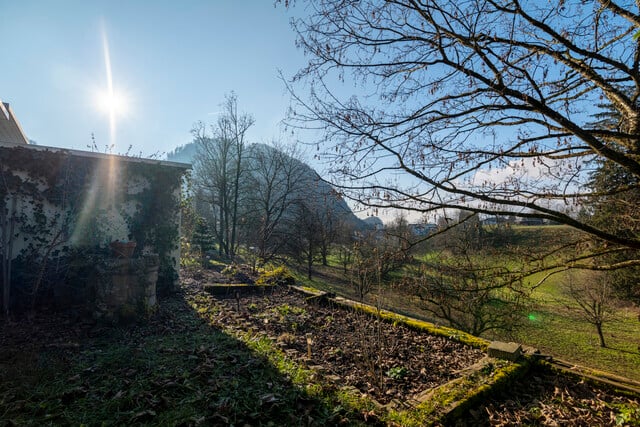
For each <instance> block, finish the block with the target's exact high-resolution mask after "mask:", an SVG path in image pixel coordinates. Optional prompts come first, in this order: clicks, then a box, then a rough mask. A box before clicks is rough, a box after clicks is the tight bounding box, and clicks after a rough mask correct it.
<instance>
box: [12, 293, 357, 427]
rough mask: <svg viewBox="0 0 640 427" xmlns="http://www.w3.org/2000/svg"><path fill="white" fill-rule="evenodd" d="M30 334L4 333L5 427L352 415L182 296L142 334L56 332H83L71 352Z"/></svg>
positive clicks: (282, 421) (273, 421) (165, 304)
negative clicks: (323, 398) (311, 392)
mask: <svg viewBox="0 0 640 427" xmlns="http://www.w3.org/2000/svg"><path fill="white" fill-rule="evenodd" d="M54 324H56V323H55V322H48V323H47V325H48V327H49V329H52V328H55V327H56V326H52V325H54ZM0 327H3V328H6V327H7V325H0ZM20 327H21V328H25V330H24V334H29V333H30V332H29V330H28V328H27V327H26V326H25V325H20ZM31 327H32V331H31V335H27V336H29V337H30V339H28V340H27V341H28V344H29V345H26V346H25V345H24V340H22V341H23V342H22V343H21V342H20V340H16V339H14V338H15V336H16V335H23V334H22V333H21V334H2V337H3V338H5V340H4V341H5V342H3V346H2V349H0V365H4V366H0V367H1V368H2V371H1V372H0V420H5V421H0V426H3V425H43V424H53V425H69V424H71V425H80V424H85V425H145V424H146V425H184V426H187V425H230V424H234V425H247V424H248V425H252V426H259V425H327V424H336V423H338V422H340V421H341V420H342V421H345V417H350V415H353V414H348V413H346V412H345V411H344V410H343V409H341V410H338V411H334V410H333V408H331V407H329V406H327V404H326V403H323V402H322V401H320V400H319V399H316V398H313V397H310V396H309V395H308V393H306V392H305V391H304V390H303V389H302V388H300V387H298V386H296V385H294V384H293V383H292V382H291V380H290V379H288V378H286V376H285V375H283V374H282V373H281V372H279V371H278V369H277V368H276V367H275V366H273V365H272V364H271V363H270V362H269V361H268V360H266V359H265V358H264V357H261V356H259V355H257V354H256V353H255V352H253V351H252V350H251V349H250V348H248V347H247V346H246V345H245V344H244V343H243V342H241V341H239V340H238V339H236V338H234V337H232V336H230V335H228V334H226V333H224V332H223V331H221V330H219V329H217V328H215V327H212V326H210V325H208V324H207V323H206V322H205V321H204V320H202V318H201V317H200V316H199V315H198V313H196V312H195V311H194V309H192V308H191V307H190V306H189V305H188V303H187V301H185V299H184V298H183V296H182V295H176V296H172V297H169V298H165V299H163V300H161V301H160V308H159V310H158V312H157V313H156V314H155V315H154V316H153V317H152V318H151V319H150V321H149V322H147V323H145V324H141V325H132V326H130V327H126V328H124V327H120V328H115V327H95V326H93V327H84V328H83V327H82V326H81V324H80V323H76V324H67V325H64V324H62V325H60V324H57V327H58V328H61V329H60V334H59V336H64V337H65V338H64V339H63V341H62V342H60V343H59V344H64V343H65V342H66V341H67V340H68V337H69V336H70V335H69V334H68V332H69V328H79V329H81V331H80V332H79V333H78V334H77V335H76V337H77V342H74V343H71V344H73V345H71V346H68V345H53V344H55V336H56V333H55V331H51V330H49V331H48V334H47V335H46V336H47V337H48V338H46V339H45V340H49V341H50V340H52V339H53V341H54V342H53V343H52V342H38V341H39V340H42V337H40V336H39V333H40V332H41V331H42V328H40V327H39V326H38V325H37V324H32V325H31ZM39 331H40V332H39ZM7 337H9V338H7ZM11 337H13V338H11ZM12 341H13V342H12ZM16 341H17V342H16ZM34 341H35V342H34ZM352 421H353V420H352Z"/></svg>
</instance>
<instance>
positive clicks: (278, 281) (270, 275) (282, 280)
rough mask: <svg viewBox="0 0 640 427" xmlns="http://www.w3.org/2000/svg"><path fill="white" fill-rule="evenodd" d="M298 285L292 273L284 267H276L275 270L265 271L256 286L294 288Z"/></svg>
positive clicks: (261, 273)
mask: <svg viewBox="0 0 640 427" xmlns="http://www.w3.org/2000/svg"><path fill="white" fill-rule="evenodd" d="M295 284H296V279H295V278H294V277H293V275H292V274H291V272H290V271H289V270H288V269H287V268H286V267H283V266H280V267H276V268H274V269H273V270H263V271H261V272H260V276H258V280H256V285H286V286H292V285H295Z"/></svg>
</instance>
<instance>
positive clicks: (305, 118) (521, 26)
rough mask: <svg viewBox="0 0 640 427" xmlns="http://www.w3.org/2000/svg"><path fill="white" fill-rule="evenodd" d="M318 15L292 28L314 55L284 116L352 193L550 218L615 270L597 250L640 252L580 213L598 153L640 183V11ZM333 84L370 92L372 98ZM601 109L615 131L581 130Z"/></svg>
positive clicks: (503, 9) (338, 4) (345, 4)
mask: <svg viewBox="0 0 640 427" xmlns="http://www.w3.org/2000/svg"><path fill="white" fill-rule="evenodd" d="M285 3H288V2H285ZM311 7H312V12H311V13H310V14H309V15H308V16H306V17H303V18H299V19H297V20H295V21H294V23H293V26H294V29H295V31H297V34H298V44H299V45H300V46H301V47H302V48H303V49H304V50H305V53H306V54H307V55H308V57H309V62H308V64H307V66H306V67H305V68H303V69H301V70H300V71H299V73H298V74H297V75H296V76H295V77H294V78H293V79H292V81H290V82H289V83H288V84H289V88H290V89H291V91H292V94H293V96H294V99H295V100H296V101H297V105H295V106H294V108H293V114H292V118H291V121H290V123H291V124H292V125H293V126H302V127H308V126H310V124H315V125H319V126H321V128H322V129H325V142H326V143H327V144H328V146H329V148H330V149H329V150H327V153H326V156H327V159H328V160H330V161H331V162H332V164H333V165H334V166H335V167H334V170H335V172H336V181H337V182H339V183H340V185H341V186H342V187H343V191H344V192H345V193H346V194H347V195H348V196H349V197H351V198H353V199H355V200H357V201H359V202H361V203H363V204H365V205H368V206H371V207H374V208H387V207H391V208H400V209H407V210H414V211H418V212H423V213H427V212H432V211H438V210H441V209H443V208H447V209H449V208H461V209H465V210H468V211H473V212H477V213H484V214H492V215H494V214H499V215H511V214H513V215H517V216H520V217H537V218H543V219H547V220H551V221H555V222H559V223H562V224H567V225H569V226H571V227H574V228H576V229H578V230H581V231H583V232H586V233H588V234H590V235H592V236H595V237H597V238H599V239H601V240H602V241H605V242H607V246H606V247H605V246H602V247H601V248H600V249H599V250H597V252H595V253H593V252H591V253H587V254H585V253H583V254H580V255H579V256H577V257H575V259H573V260H569V265H571V266H581V267H587V268H612V267H616V265H615V264H613V265H612V264H611V263H608V262H607V259H606V258H605V257H601V256H600V255H602V254H603V253H605V252H611V251H617V250H621V249H640V236H639V235H638V234H637V233H636V232H635V230H634V229H633V228H632V227H631V226H624V225H622V226H623V229H616V230H612V229H609V228H607V227H604V226H601V225H600V224H597V223H593V222H591V221H589V220H584V219H582V217H578V216H577V215H574V214H573V211H574V210H575V206H576V205H578V204H580V203H583V202H584V201H585V200H587V199H588V198H589V196H590V195H591V192H592V190H591V188H590V187H589V186H588V185H587V184H588V182H589V179H590V177H589V175H590V174H589V172H590V171H592V170H593V168H595V167H596V166H595V164H596V163H595V162H594V160H602V161H607V162H611V164H614V165H615V166H616V167H617V168H620V169H621V170H622V171H624V173H626V174H629V175H631V176H633V177H635V178H636V179H637V178H638V177H640V157H639V156H640V108H638V103H637V100H638V98H639V97H640V72H639V68H640V41H639V40H638V37H637V34H638V32H639V31H640V15H639V14H638V6H637V4H636V2H634V1H631V0H625V1H623V0H620V1H616V2H614V1H609V0H592V1H585V0H565V1H559V2H557V3H554V2H545V3H544V4H541V3H539V2H534V1H519V0H455V1H454V0H438V1H430V0H389V1H379V0H362V1H358V2H351V1H344V0H319V1H317V2H314V3H313V5H312V6H311ZM334 77H338V78H340V79H342V82H345V81H346V82H348V81H350V80H349V79H351V80H352V81H354V82H359V83H361V84H362V85H363V86H362V88H361V89H358V92H360V93H364V94H365V95H363V96H359V97H358V96H355V95H354V94H351V93H348V91H347V90H346V86H347V85H346V84H344V83H340V82H339V80H337V79H334ZM300 83H304V84H303V85H300V87H305V88H306V87H308V88H309V89H310V90H309V92H308V96H307V95H304V94H303V93H302V92H301V91H300V90H298V87H299V86H298V85H299V84H300ZM355 92H356V91H355V90H354V93H355ZM602 102H608V103H609V104H610V105H611V106H612V108H613V109H614V110H615V111H616V112H617V114H618V115H619V117H620V121H619V126H618V127H617V128H615V129H609V128H606V127H602V126H595V127H593V126H588V125H587V124H588V122H589V121H590V114H591V113H593V112H594V111H596V110H594V109H595V108H597V107H594V106H597V105H598V104H600V103H602ZM394 175H395V176H396V177H398V176H399V177H401V178H400V179H395V180H391V179H389V178H390V177H391V176H394ZM390 182H391V183H390ZM634 185H636V184H634ZM585 256H590V260H589V261H585V260H586V258H585ZM625 262H626V263H632V264H634V265H640V258H639V257H636V258H634V259H633V260H629V261H625Z"/></svg>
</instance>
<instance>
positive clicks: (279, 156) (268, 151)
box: [242, 142, 309, 264]
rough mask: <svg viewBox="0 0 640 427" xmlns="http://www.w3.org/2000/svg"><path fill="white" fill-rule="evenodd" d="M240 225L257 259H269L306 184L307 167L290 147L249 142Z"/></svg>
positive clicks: (278, 249)
mask: <svg viewBox="0 0 640 427" xmlns="http://www.w3.org/2000/svg"><path fill="white" fill-rule="evenodd" d="M247 157H248V160H247V161H248V163H249V164H250V168H249V171H248V172H247V177H246V179H247V185H246V194H245V198H244V202H243V205H244V213H243V222H242V226H243V228H244V235H245V240H246V243H247V244H249V245H255V248H256V250H257V256H258V259H259V262H260V263H261V264H264V263H266V262H269V261H270V260H271V259H272V258H273V257H274V256H275V255H277V254H278V253H280V252H281V249H282V248H283V247H284V246H285V244H286V242H287V237H288V235H289V233H288V232H287V230H286V229H285V228H286V220H287V219H288V216H291V215H292V208H293V207H294V206H295V205H296V204H297V203H299V202H301V198H302V197H304V194H305V190H306V189H307V187H308V184H309V183H308V182H307V181H308V179H307V178H308V176H307V175H308V173H307V171H308V168H307V167H306V166H305V165H304V163H302V162H301V161H300V160H299V154H298V152H297V151H296V149H295V148H294V147H293V146H292V147H285V146H283V145H282V144H279V143H277V142H274V144H273V146H266V145H263V144H256V145H252V146H250V147H249V149H248V156H247Z"/></svg>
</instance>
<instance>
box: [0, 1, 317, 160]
mask: <svg viewBox="0 0 640 427" xmlns="http://www.w3.org/2000/svg"><path fill="white" fill-rule="evenodd" d="M290 15H291V11H289V10H286V9H284V8H283V7H282V6H279V7H274V5H273V2H272V1H271V0H246V1H240V0H234V1H232V0H209V1H196V0H189V1H184V2H175V1H143V0H137V1H64V0H61V1H46V0H43V1H31V0H24V1H15V0H0V39H1V40H2V53H1V55H0V82H1V85H0V99H2V100H3V101H4V102H9V103H10V104H11V107H12V108H13V110H14V112H15V114H16V116H17V117H18V120H19V121H20V122H21V124H22V127H23V129H24V131H25V133H26V134H27V136H28V137H29V138H30V139H33V140H35V141H36V142H37V143H38V144H40V145H48V146H56V147H66V148H74V149H87V145H88V144H90V143H91V134H92V133H94V134H95V138H96V143H97V145H98V147H100V149H101V150H104V147H105V146H106V145H108V144H109V143H110V126H109V123H110V122H109V114H108V113H107V112H105V111H103V110H100V109H99V108H98V107H97V106H96V103H97V101H98V99H97V98H98V97H99V96H98V95H97V94H98V93H100V92H104V91H106V89H107V72H106V67H105V56H104V49H103V29H104V33H105V34H106V38H107V41H108V46H109V52H110V60H111V70H112V81H113V87H114V91H117V92H119V93H121V94H123V95H124V96H125V98H126V99H127V103H126V104H127V108H126V110H127V111H126V112H122V114H120V115H118V116H117V118H116V134H115V143H116V147H115V149H114V150H113V151H114V152H118V153H123V152H125V151H126V150H127V148H128V147H129V145H132V146H133V149H132V151H133V152H134V153H138V152H142V153H143V155H150V154H153V153H158V152H159V153H163V152H168V151H170V150H172V149H174V148H175V147H177V146H179V145H183V144H185V143H187V142H190V140H191V136H190V133H189V131H190V129H191V127H192V125H193V123H194V122H196V121H198V120H203V121H205V122H211V123H213V122H214V121H215V120H216V112H218V111H219V104H220V103H221V102H222V101H223V99H224V95H225V94H226V93H229V92H230V91H232V90H233V91H235V92H236V94H237V95H238V100H239V108H240V110H242V111H246V112H248V113H250V114H252V115H253V116H254V118H255V119H256V123H255V125H254V127H253V128H252V130H251V132H250V134H249V138H250V140H251V141H252V142H263V141H268V140H271V139H272V138H274V137H275V138H277V137H281V134H280V132H281V131H280V127H279V125H278V123H279V121H280V120H281V119H282V118H283V117H284V115H285V113H286V109H287V106H288V105H289V96H288V95H287V93H286V92H285V89H284V87H283V84H282V82H281V81H280V80H279V79H278V70H279V69H281V70H282V71H283V73H284V74H285V75H287V76H291V75H292V74H293V73H295V71H297V69H298V68H300V67H301V66H302V65H304V55H303V53H302V52H301V51H300V50H298V49H297V48H296V47H295V34H294V33H293V31H292V30H291V28H290V26H289V18H290Z"/></svg>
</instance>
